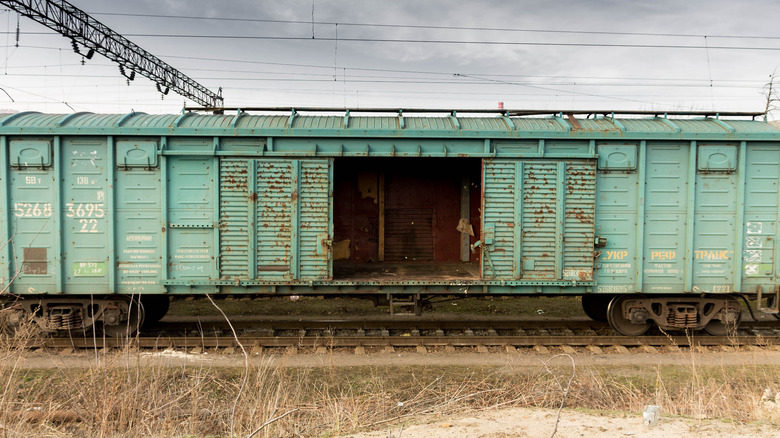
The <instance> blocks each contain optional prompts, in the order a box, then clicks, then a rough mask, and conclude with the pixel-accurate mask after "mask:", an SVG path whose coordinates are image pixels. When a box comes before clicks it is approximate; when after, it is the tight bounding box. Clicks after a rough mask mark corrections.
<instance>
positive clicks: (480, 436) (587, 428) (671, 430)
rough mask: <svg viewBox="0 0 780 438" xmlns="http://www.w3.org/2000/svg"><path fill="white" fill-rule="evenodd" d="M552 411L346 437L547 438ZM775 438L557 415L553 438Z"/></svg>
mask: <svg viewBox="0 0 780 438" xmlns="http://www.w3.org/2000/svg"><path fill="white" fill-rule="evenodd" d="M556 415H557V411H555V410H550V409H524V408H512V409H504V410H491V411H484V412H481V413H478V414H476V415H473V414H469V415H464V416H461V417H457V418H411V419H409V421H408V422H407V424H405V425H403V426H395V427H393V428H387V429H385V430H382V431H378V432H370V433H359V434H355V435H346V437H349V438H453V437H462V438H525V437H550V436H552V434H553V431H554V430H555V421H556ZM594 436H598V437H603V438H606V437H636V438H668V437H701V438H704V437H707V438H732V437H733V438H737V437H780V426H772V425H768V424H750V425H739V424H730V423H725V422H721V421H714V420H692V419H686V418H670V417H664V416H663V411H662V412H661V418H660V420H659V422H658V424H657V425H656V426H653V427H648V426H645V425H644V424H643V419H642V413H641V412H635V413H631V414H602V415H597V414H588V413H583V412H575V411H568V410H565V409H564V410H563V411H562V412H561V414H560V422H559V423H558V429H557V432H556V434H555V437H557V438H580V437H594Z"/></svg>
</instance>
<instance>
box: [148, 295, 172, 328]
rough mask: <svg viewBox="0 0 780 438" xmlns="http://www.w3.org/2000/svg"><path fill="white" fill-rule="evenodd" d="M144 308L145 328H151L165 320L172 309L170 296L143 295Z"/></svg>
mask: <svg viewBox="0 0 780 438" xmlns="http://www.w3.org/2000/svg"><path fill="white" fill-rule="evenodd" d="M141 304H142V305H143V307H144V327H150V326H152V325H154V324H157V322H158V321H160V320H161V319H163V317H164V316H165V314H166V313H168V309H169V308H170V307H171V300H170V298H169V297H168V295H141Z"/></svg>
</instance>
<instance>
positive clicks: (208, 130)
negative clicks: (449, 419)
mask: <svg viewBox="0 0 780 438" xmlns="http://www.w3.org/2000/svg"><path fill="white" fill-rule="evenodd" d="M0 134H3V135H14V134H17V135H18V134H21V135H25V134H29V135H54V134H56V135H155V136H156V135H198V136H211V135H214V136H226V135H227V136H289V137H459V138H529V137H558V138H561V137H575V138H615V137H623V138H633V139H637V138H638V139H642V138H652V139H655V138H684V139H740V140H748V139H750V140H780V128H778V127H776V126H773V125H772V124H770V123H766V122H763V121H755V120H746V119H719V118H712V117H706V118H665V117H649V118H612V117H598V118H567V117H558V116H550V117H506V116H501V115H496V116H478V117H470V116H463V117H461V116H454V115H451V116H443V117H442V116H407V115H396V116H386V115H385V116H370V115H361V116H354V115H352V116H351V115H348V114H346V115H340V116H333V115H299V114H288V115H253V114H246V113H238V114H232V115H211V114H199V113H194V112H188V113H184V114H167V115H151V114H145V113H129V114H93V113H74V114H41V113H37V112H24V113H16V114H4V115H0Z"/></svg>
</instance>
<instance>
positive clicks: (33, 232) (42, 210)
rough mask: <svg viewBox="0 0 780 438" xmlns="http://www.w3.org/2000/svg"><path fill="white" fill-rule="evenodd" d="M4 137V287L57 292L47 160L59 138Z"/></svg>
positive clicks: (53, 182)
mask: <svg viewBox="0 0 780 438" xmlns="http://www.w3.org/2000/svg"><path fill="white" fill-rule="evenodd" d="M9 143H10V144H9V149H8V151H9V152H8V165H9V166H10V169H9V176H8V193H9V199H8V207H9V213H10V215H11V220H10V223H9V234H10V236H11V237H12V241H11V242H9V246H10V259H11V260H10V263H9V265H10V273H9V275H10V280H12V283H11V288H10V290H11V292H13V293H17V294H39V293H59V292H62V290H63V285H62V271H61V270H60V256H59V254H60V242H61V241H60V240H59V239H60V233H59V231H58V225H59V217H60V213H61V212H59V211H58V208H57V206H58V204H59V202H58V201H59V184H58V179H57V176H56V171H55V166H54V165H53V163H52V158H54V159H55V160H56V159H58V158H59V151H58V150H57V149H58V146H59V141H57V140H55V139H51V138H42V139H28V138H22V139H14V138H12V139H11V141H10V142H9Z"/></svg>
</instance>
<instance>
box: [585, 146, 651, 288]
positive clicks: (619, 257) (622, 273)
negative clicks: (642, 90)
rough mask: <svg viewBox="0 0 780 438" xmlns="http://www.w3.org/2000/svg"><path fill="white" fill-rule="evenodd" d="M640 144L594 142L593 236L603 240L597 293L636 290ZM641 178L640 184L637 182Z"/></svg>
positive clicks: (641, 165)
mask: <svg viewBox="0 0 780 438" xmlns="http://www.w3.org/2000/svg"><path fill="white" fill-rule="evenodd" d="M643 146H644V145H643V144H641V145H640V143H639V142H635V143H613V142H604V143H599V144H598V145H597V151H598V156H599V158H598V173H597V175H596V235H597V236H599V237H601V238H603V239H605V240H606V245H605V246H604V247H603V248H600V249H599V250H598V252H599V253H600V255H599V257H598V262H597V267H596V274H595V278H596V281H597V282H598V288H597V292H601V293H611V294H615V293H630V292H635V291H636V284H637V279H638V277H639V275H638V269H641V260H642V258H641V252H640V251H638V250H637V244H638V239H637V236H636V235H637V232H641V231H639V230H641V228H639V227H638V225H639V224H640V223H641V225H642V226H644V219H643V218H639V216H640V215H642V216H643V213H642V211H641V208H640V207H641V203H640V199H641V200H642V201H644V187H645V185H644V181H641V180H642V178H643V170H644V161H643V160H642V159H641V158H642V157H643V155H642V153H643V152H644V148H643ZM640 181H641V183H640Z"/></svg>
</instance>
